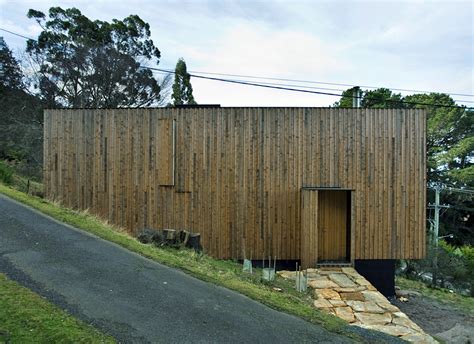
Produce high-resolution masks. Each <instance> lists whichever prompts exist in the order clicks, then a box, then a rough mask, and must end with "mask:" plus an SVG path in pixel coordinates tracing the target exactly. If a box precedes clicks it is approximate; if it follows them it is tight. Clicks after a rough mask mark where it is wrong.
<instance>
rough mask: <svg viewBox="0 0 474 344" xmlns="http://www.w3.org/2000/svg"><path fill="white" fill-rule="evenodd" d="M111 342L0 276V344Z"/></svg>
mask: <svg viewBox="0 0 474 344" xmlns="http://www.w3.org/2000/svg"><path fill="white" fill-rule="evenodd" d="M58 342H61V343H115V340H114V339H113V338H112V337H109V336H106V335H104V334H102V333H100V332H99V331H98V330H96V329H95V328H93V327H92V326H89V325H87V324H85V323H83V322H81V321H79V320H77V319H75V318H74V317H72V316H71V315H69V314H68V313H66V312H65V311H63V310H61V309H59V308H58V307H56V306H54V305H52V304H50V303H49V302H47V301H45V300H44V299H43V298H41V297H40V296H39V295H37V294H35V293H33V292H32V291H30V290H29V289H26V288H24V287H22V286H20V285H19V284H17V283H16V282H13V281H11V280H9V279H7V278H6V276H5V275H3V274H0V343H58Z"/></svg>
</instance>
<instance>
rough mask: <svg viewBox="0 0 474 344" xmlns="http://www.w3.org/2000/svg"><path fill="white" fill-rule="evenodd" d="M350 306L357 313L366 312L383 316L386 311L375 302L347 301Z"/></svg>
mask: <svg viewBox="0 0 474 344" xmlns="http://www.w3.org/2000/svg"><path fill="white" fill-rule="evenodd" d="M346 303H347V305H348V306H350V307H352V309H353V310H354V311H356V312H364V313H379V314H383V313H385V312H386V311H385V310H384V309H382V308H380V307H379V306H377V304H376V303H375V302H371V301H347V302H346Z"/></svg>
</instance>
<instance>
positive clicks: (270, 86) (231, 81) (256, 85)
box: [141, 66, 471, 109]
mask: <svg viewBox="0 0 474 344" xmlns="http://www.w3.org/2000/svg"><path fill="white" fill-rule="evenodd" d="M141 68H145V69H150V70H153V71H158V72H160V73H172V74H175V73H176V72H175V71H172V70H167V69H161V68H154V67H148V66H141ZM188 74H189V75H190V76H192V77H193V78H198V79H205V80H214V81H221V82H227V83H232V84H240V85H247V86H255V87H263V88H271V89H277V90H284V91H293V92H302V93H312V94H321V95H327V96H335V97H341V94H339V93H330V92H321V91H312V90H306V89H301V88H292V87H286V86H275V85H268V84H263V83H256V82H249V81H242V80H233V79H222V78H215V77H209V76H203V75H197V74H191V73H188ZM344 97H347V98H355V99H362V98H363V97H361V96H355V95H347V96H344ZM384 101H388V102H392V103H395V104H407V105H422V106H432V107H444V108H454V109H471V108H469V107H464V106H457V105H445V104H430V103H423V102H408V101H403V100H400V101H398V100H392V99H384Z"/></svg>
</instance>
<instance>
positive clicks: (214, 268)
mask: <svg viewBox="0 0 474 344" xmlns="http://www.w3.org/2000/svg"><path fill="white" fill-rule="evenodd" d="M0 193H3V194H5V195H6V196H8V197H11V198H13V199H15V200H17V201H19V202H22V203H24V204H26V205H29V206H31V207H32V208H35V209H37V210H39V211H40V212H42V213H44V214H47V215H49V216H51V217H53V218H55V219H57V220H59V221H62V222H64V223H67V224H69V225H72V226H74V227H77V228H80V229H83V230H85V231H87V232H90V233H92V234H94V235H96V236H98V237H100V238H102V239H105V240H108V241H111V242H114V243H116V244H118V245H120V246H122V247H124V248H126V249H128V250H130V251H133V252H136V253H138V254H140V255H142V256H145V257H147V258H150V259H152V260H154V261H156V262H159V263H163V264H165V265H168V266H171V267H176V268H179V269H180V270H182V271H184V272H186V273H188V274H190V275H193V276H195V277H196V278H199V279H201V280H204V281H207V282H211V283H214V284H216V285H220V286H223V287H226V288H228V289H232V290H235V291H237V292H239V293H241V294H244V295H246V296H248V297H250V298H252V299H254V300H256V301H259V302H261V303H263V304H265V305H267V306H269V307H271V308H273V309H276V310H279V311H283V312H286V313H289V314H293V315H296V316H298V317H301V318H303V319H305V320H307V321H309V322H311V323H314V324H317V325H320V326H322V327H324V328H326V329H327V330H329V331H331V332H333V333H339V334H342V335H345V336H347V337H351V338H353V339H355V340H358V341H364V339H363V338H361V337H359V335H358V334H356V333H354V331H351V330H350V329H349V326H348V325H347V323H346V322H344V321H343V320H341V319H339V318H336V317H334V316H331V315H328V314H325V313H322V312H320V311H318V310H316V309H315V308H314V307H313V306H312V305H311V298H310V297H309V295H305V294H300V293H298V292H296V291H295V290H294V288H293V285H292V283H290V282H288V281H286V280H284V279H282V278H277V279H276V280H275V281H274V282H272V283H271V284H266V283H263V282H261V281H260V279H259V277H258V274H254V275H248V274H244V273H242V271H241V270H242V267H241V265H240V264H237V263H236V262H233V261H225V260H218V259H213V258H211V257H209V256H206V255H204V254H197V253H195V252H194V251H190V250H176V249H170V248H156V247H154V246H152V245H145V244H142V243H140V242H139V241H137V240H136V239H135V238H133V237H131V236H130V235H128V234H126V233H125V232H124V231H123V230H120V229H119V228H116V227H114V226H111V225H109V224H107V223H105V222H104V221H102V220H100V219H99V218H97V217H95V216H92V215H90V214H87V213H86V212H79V211H75V210H72V209H68V208H63V207H60V206H59V205H57V204H54V203H53V202H50V201H48V200H44V199H41V198H38V197H34V196H29V195H27V194H25V193H22V192H19V191H18V190H15V189H13V188H11V187H8V186H5V185H3V184H0ZM274 287H279V288H281V289H283V292H279V291H275V290H274V289H273V288H274Z"/></svg>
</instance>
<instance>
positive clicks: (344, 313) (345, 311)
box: [334, 307, 355, 323]
mask: <svg viewBox="0 0 474 344" xmlns="http://www.w3.org/2000/svg"><path fill="white" fill-rule="evenodd" d="M334 312H335V313H336V316H338V317H339V318H341V319H342V320H345V321H347V322H349V323H352V322H354V321H355V317H354V312H353V311H352V309H351V308H350V307H336V308H334Z"/></svg>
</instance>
